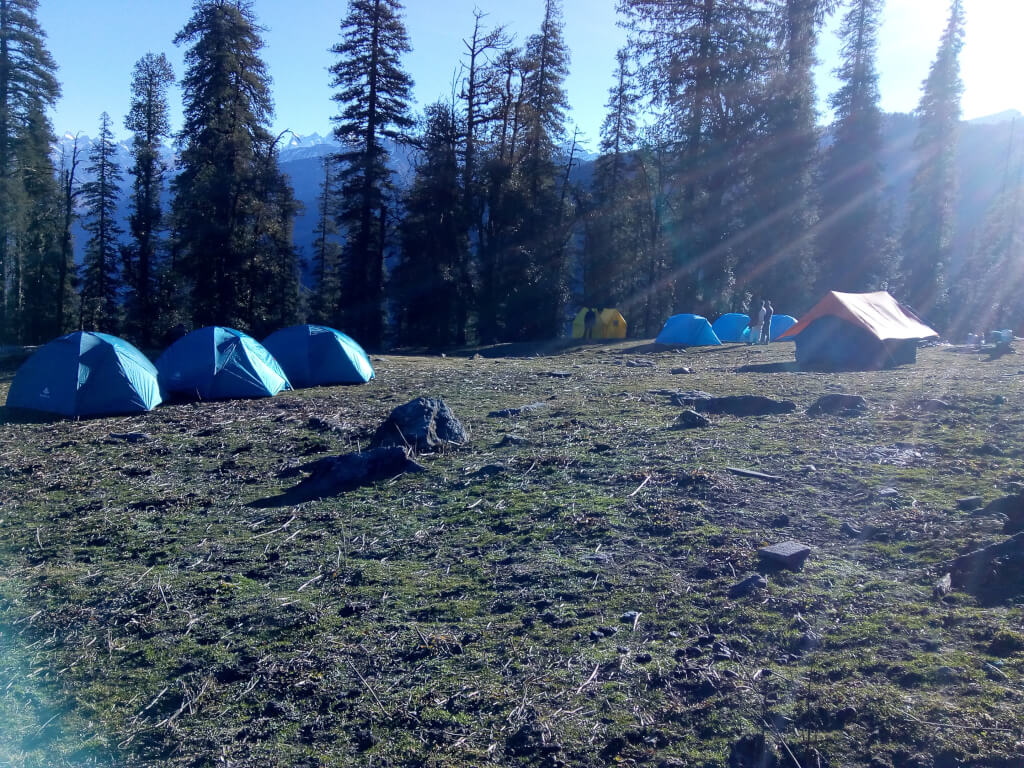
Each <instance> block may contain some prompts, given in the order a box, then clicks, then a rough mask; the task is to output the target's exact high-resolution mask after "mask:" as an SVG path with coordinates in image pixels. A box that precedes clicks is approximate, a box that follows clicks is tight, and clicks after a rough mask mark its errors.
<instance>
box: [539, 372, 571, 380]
mask: <svg viewBox="0 0 1024 768" xmlns="http://www.w3.org/2000/svg"><path fill="white" fill-rule="evenodd" d="M544 375H545V376H550V377H551V378H553V379H571V378H572V374H571V373H569V371H548V372H547V373H546V374H544Z"/></svg>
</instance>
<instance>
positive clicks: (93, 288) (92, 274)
mask: <svg viewBox="0 0 1024 768" xmlns="http://www.w3.org/2000/svg"><path fill="white" fill-rule="evenodd" d="M116 153H117V145H116V144H115V143H114V135H113V133H112V132H111V130H110V115H108V114H107V113H106V112H104V113H103V114H102V115H101V116H100V132H99V135H98V136H97V137H96V141H95V142H94V143H93V146H92V149H91V150H90V151H89V166H88V168H86V170H87V171H89V173H90V175H91V176H92V181H90V182H88V183H87V184H84V185H82V199H83V201H84V203H85V231H86V232H88V233H89V235H90V237H89V242H88V243H86V246H85V261H84V263H83V265H82V298H81V301H82V306H81V321H80V327H81V328H82V329H83V330H87V331H103V332H105V333H117V332H118V330H119V329H118V325H119V317H118V315H119V311H120V307H119V300H118V299H119V296H118V294H119V289H120V274H119V270H118V260H119V257H120V255H121V244H120V242H119V238H120V236H121V235H122V234H123V232H122V229H121V227H120V225H118V223H117V199H118V196H119V194H120V186H119V183H120V181H121V178H122V175H121V169H120V168H119V167H118V165H117V158H116V157H115V155H116Z"/></svg>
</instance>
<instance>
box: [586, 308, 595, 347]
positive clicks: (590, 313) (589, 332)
mask: <svg viewBox="0 0 1024 768" xmlns="http://www.w3.org/2000/svg"><path fill="white" fill-rule="evenodd" d="M595 325H597V312H595V311H594V309H593V307H591V308H590V309H588V310H587V314H585V315H584V316H583V338H584V339H587V340H589V339H593V338H594V326H595Z"/></svg>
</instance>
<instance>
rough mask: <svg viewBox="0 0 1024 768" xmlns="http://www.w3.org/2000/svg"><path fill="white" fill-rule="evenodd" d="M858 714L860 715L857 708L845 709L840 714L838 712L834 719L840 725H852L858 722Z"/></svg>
mask: <svg viewBox="0 0 1024 768" xmlns="http://www.w3.org/2000/svg"><path fill="white" fill-rule="evenodd" d="M857 714H858V713H857V709H856V707H843V708H842V709H840V710H839V711H838V712H836V713H835V715H833V718H832V719H833V720H834V721H835V722H836V723H837V724H838V725H840V726H843V725H846V724H847V723H852V722H853V721H854V720H856V719H857Z"/></svg>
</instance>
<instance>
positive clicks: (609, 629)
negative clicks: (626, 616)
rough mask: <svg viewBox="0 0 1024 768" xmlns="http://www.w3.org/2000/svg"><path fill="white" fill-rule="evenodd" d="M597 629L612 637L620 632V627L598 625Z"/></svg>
mask: <svg viewBox="0 0 1024 768" xmlns="http://www.w3.org/2000/svg"><path fill="white" fill-rule="evenodd" d="M597 631H598V632H600V633H601V634H603V635H604V636H605V637H611V636H612V635H616V634H618V632H619V628H618V627H598V628H597Z"/></svg>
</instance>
